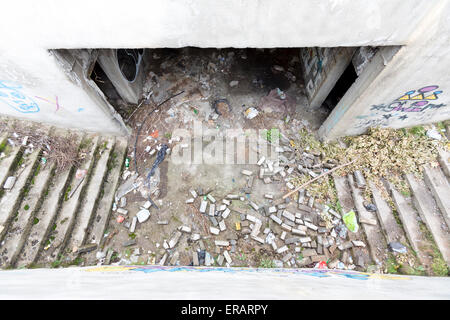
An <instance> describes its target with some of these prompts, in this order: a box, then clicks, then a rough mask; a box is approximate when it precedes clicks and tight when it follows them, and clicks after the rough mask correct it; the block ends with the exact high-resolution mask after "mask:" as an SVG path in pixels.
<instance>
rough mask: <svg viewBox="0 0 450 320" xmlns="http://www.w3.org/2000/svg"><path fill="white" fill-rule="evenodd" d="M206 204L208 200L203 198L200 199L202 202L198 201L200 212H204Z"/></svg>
mask: <svg viewBox="0 0 450 320" xmlns="http://www.w3.org/2000/svg"><path fill="white" fill-rule="evenodd" d="M207 206H208V202H207V201H205V200H202V202H201V203H200V209H199V210H200V212H201V213H205V212H206V207H207Z"/></svg>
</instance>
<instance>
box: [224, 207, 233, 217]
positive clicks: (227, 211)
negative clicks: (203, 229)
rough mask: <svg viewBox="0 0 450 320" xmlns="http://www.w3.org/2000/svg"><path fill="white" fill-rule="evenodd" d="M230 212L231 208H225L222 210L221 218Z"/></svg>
mask: <svg viewBox="0 0 450 320" xmlns="http://www.w3.org/2000/svg"><path fill="white" fill-rule="evenodd" d="M230 213H231V210H230V209H228V208H226V209H225V210H224V211H223V212H222V218H224V219H226V218H227V217H228V216H229V215H230Z"/></svg>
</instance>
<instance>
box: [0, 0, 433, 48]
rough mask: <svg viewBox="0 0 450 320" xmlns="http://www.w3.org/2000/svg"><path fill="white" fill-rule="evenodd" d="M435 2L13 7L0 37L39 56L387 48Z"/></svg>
mask: <svg viewBox="0 0 450 320" xmlns="http://www.w3.org/2000/svg"><path fill="white" fill-rule="evenodd" d="M437 1H439V0H427V1H423V0H408V1H404V0H370V1H367V0H316V1H312V0H278V1H273V0H245V1H243V0H227V1H211V0H195V1H194V0H141V1H139V0H129V1H125V2H124V1H119V0H96V1H91V0H77V1H74V0H72V1H57V0H40V1H33V0H28V1H26V0H15V1H9V2H8V4H7V5H4V6H3V7H2V9H3V10H2V11H3V12H5V14H3V15H2V18H1V19H0V35H1V38H2V41H3V45H7V44H8V43H16V42H17V41H18V39H20V41H24V42H31V43H33V44H35V45H36V46H39V47H43V48H161V47H184V46H198V47H231V46H233V47H259V48H269V47H313V46H317V47H336V46H364V45H370V44H372V45H377V44H384V45H389V44H392V45H394V44H404V43H406V42H407V41H408V39H409V35H410V34H411V32H412V31H413V30H414V29H415V28H416V27H417V25H418V24H420V21H421V19H422V18H423V17H424V16H425V15H426V13H427V12H428V10H429V9H430V8H432V6H433V4H435V3H436V2H437ZM6 12H7V14H6ZM19 22H20V23H19Z"/></svg>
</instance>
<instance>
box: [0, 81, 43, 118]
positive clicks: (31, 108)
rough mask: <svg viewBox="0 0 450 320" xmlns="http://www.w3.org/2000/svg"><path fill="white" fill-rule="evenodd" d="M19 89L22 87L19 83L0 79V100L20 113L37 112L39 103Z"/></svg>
mask: <svg viewBox="0 0 450 320" xmlns="http://www.w3.org/2000/svg"><path fill="white" fill-rule="evenodd" d="M20 89H22V86H21V85H20V84H15V83H13V82H11V81H7V80H0V101H1V102H3V103H5V104H7V105H8V106H10V107H12V108H13V109H14V110H16V111H18V112H20V113H36V112H39V111H40V109H39V105H38V104H37V103H36V102H35V101H34V100H33V98H31V97H30V96H27V95H26V94H24V93H23V92H22V91H21V90H20Z"/></svg>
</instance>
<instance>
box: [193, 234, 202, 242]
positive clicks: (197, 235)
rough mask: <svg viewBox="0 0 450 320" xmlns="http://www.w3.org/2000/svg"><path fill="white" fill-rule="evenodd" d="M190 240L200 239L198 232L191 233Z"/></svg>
mask: <svg viewBox="0 0 450 320" xmlns="http://www.w3.org/2000/svg"><path fill="white" fill-rule="evenodd" d="M191 240H192V241H197V240H200V234H198V233H193V234H192V235H191Z"/></svg>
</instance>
